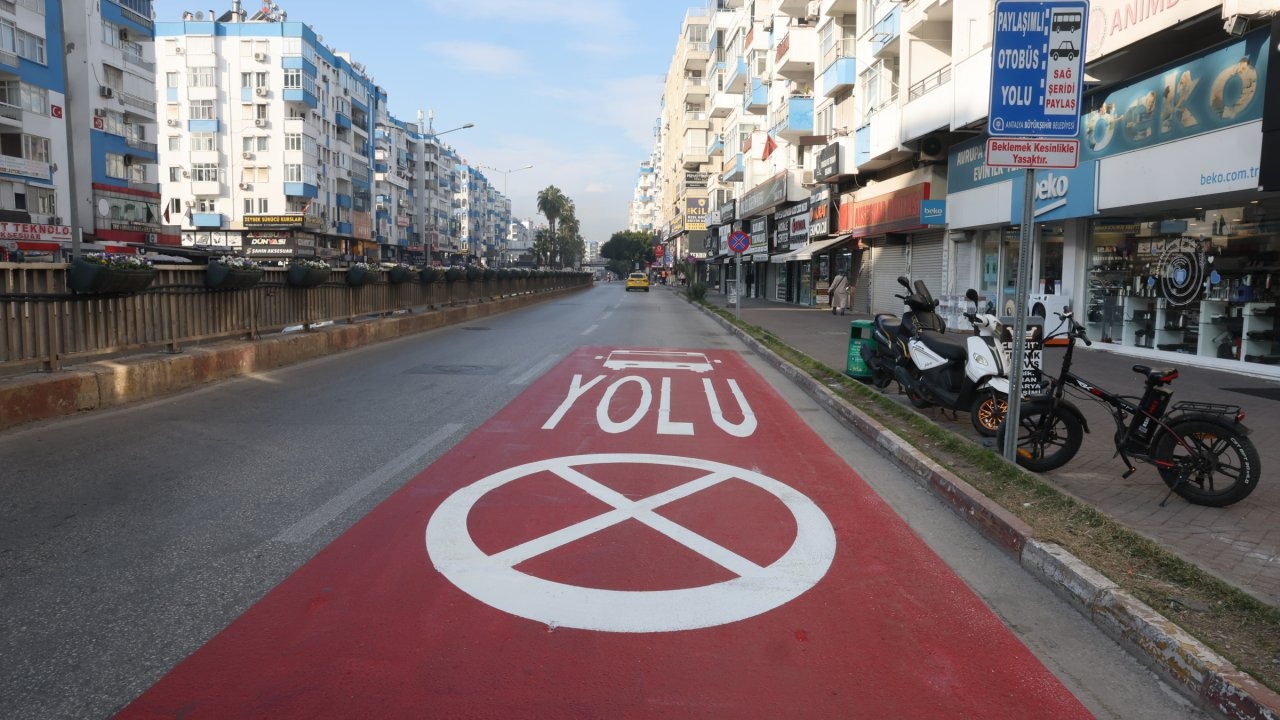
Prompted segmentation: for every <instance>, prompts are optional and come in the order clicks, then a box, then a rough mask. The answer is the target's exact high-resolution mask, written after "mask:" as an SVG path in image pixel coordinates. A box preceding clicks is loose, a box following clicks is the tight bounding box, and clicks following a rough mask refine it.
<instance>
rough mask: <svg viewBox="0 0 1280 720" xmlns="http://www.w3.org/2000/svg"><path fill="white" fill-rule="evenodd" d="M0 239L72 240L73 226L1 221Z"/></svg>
mask: <svg viewBox="0 0 1280 720" xmlns="http://www.w3.org/2000/svg"><path fill="white" fill-rule="evenodd" d="M0 240H30V241H35V242H71V226H69V225H39V224H32V223H16V222H0Z"/></svg>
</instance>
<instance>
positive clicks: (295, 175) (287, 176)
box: [284, 164, 302, 182]
mask: <svg viewBox="0 0 1280 720" xmlns="http://www.w3.org/2000/svg"><path fill="white" fill-rule="evenodd" d="M284 181H285V182H302V166H301V165H298V164H292V165H285V166H284Z"/></svg>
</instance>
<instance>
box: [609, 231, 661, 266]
mask: <svg viewBox="0 0 1280 720" xmlns="http://www.w3.org/2000/svg"><path fill="white" fill-rule="evenodd" d="M600 257H602V258H605V259H607V260H608V261H609V270H610V271H611V272H614V273H616V274H617V275H619V276H621V277H626V276H627V274H628V273H630V272H631V271H632V270H633V269H635V267H636V264H637V263H643V262H653V236H652V235H650V234H649V233H646V232H637V231H634V230H622V231H620V232H616V233H614V234H613V236H612V237H610V238H609V241H608V242H606V243H605V244H604V245H602V246H600Z"/></svg>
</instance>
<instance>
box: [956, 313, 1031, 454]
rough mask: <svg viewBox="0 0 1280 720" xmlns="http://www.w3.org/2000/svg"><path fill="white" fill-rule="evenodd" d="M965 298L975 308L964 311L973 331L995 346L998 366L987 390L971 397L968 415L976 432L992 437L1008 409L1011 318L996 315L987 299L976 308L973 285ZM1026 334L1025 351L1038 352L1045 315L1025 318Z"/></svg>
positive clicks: (1011, 363)
mask: <svg viewBox="0 0 1280 720" xmlns="http://www.w3.org/2000/svg"><path fill="white" fill-rule="evenodd" d="M965 298H966V299H968V300H970V301H971V302H973V304H974V312H972V313H964V316H965V318H966V319H967V320H968V321H969V322H970V323H972V324H973V328H974V332H976V333H977V334H978V336H979V337H981V338H982V339H983V340H984V341H985V342H987V343H988V344H989V345H991V346H992V347H993V348H995V350H996V351H997V352H996V360H997V362H998V366H999V367H998V370H997V372H996V376H994V377H992V378H990V379H989V380H988V381H987V388H988V390H987V392H983V393H980V394H979V395H978V397H976V398H975V399H974V402H973V405H972V406H971V407H970V409H969V417H970V420H971V421H972V422H973V428H974V429H975V430H977V431H978V434H979V435H982V436H984V437H995V436H996V431H997V430H998V429H999V427H1000V423H1002V422H1004V417H1005V415H1006V414H1007V413H1008V411H1009V369H1010V368H1011V367H1012V366H1013V362H1012V360H1011V358H1010V352H1011V350H1012V348H1013V327H1012V326H1013V318H1011V317H1006V318H1001V317H999V316H997V315H995V314H994V313H993V311H994V310H995V306H994V304H992V303H990V302H988V303H987V312H985V313H979V312H977V306H978V300H979V298H978V294H977V293H976V292H974V291H973V290H972V289H971V290H969V292H967V293H965ZM1026 337H1027V339H1026V349H1027V351H1028V352H1029V353H1038V352H1039V351H1040V350H1041V349H1042V348H1043V347H1044V318H1041V317H1038V316H1032V317H1029V318H1027V336H1026ZM1024 373H1025V370H1024ZM1037 392H1039V391H1037Z"/></svg>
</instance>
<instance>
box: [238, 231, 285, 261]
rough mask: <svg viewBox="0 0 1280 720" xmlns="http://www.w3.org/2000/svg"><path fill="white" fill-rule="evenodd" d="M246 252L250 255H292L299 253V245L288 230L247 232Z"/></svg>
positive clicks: (245, 240) (245, 237)
mask: <svg viewBox="0 0 1280 720" xmlns="http://www.w3.org/2000/svg"><path fill="white" fill-rule="evenodd" d="M244 247H245V254H247V255H248V256H249V257H292V256H294V255H297V254H298V252H297V245H296V244H295V243H294V241H293V237H292V236H290V235H289V233H287V232H280V233H275V232H246V233H245V234H244Z"/></svg>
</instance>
